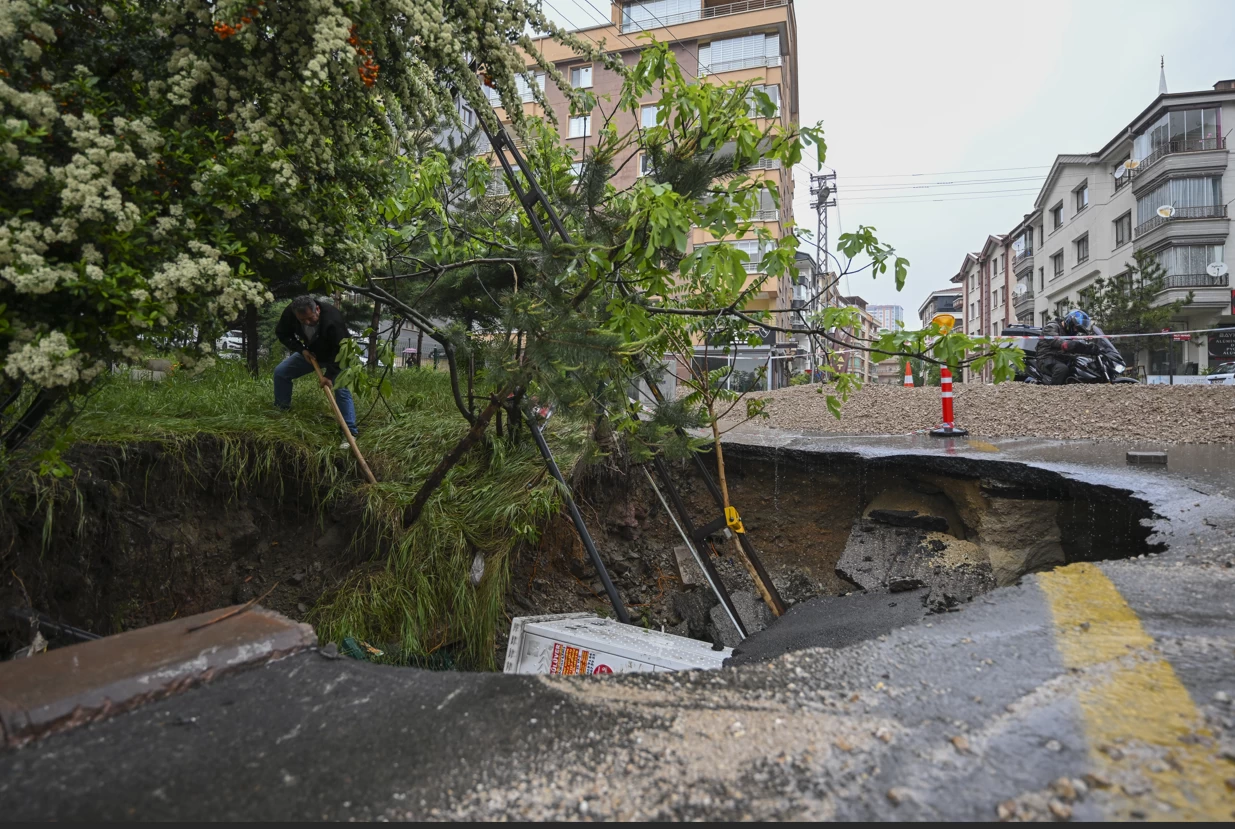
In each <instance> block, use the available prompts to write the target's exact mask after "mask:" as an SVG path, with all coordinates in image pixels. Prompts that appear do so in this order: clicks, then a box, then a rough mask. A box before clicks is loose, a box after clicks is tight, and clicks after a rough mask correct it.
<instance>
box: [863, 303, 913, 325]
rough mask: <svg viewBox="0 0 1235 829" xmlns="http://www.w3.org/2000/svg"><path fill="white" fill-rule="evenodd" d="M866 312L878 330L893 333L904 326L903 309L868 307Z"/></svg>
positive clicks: (886, 306)
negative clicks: (873, 319) (875, 323)
mask: <svg viewBox="0 0 1235 829" xmlns="http://www.w3.org/2000/svg"><path fill="white" fill-rule="evenodd" d="M866 310H867V311H869V312H870V315H871V316H872V317H874V318H875V322H877V323H878V324H879V327H880V328H883V329H885V330H887V331H895V330H896V329H897V328H899V327H901V326H903V325H904V324H905V309H904V308H902V307H901V306H899V305H868V306H867V307H866Z"/></svg>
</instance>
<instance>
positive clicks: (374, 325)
mask: <svg viewBox="0 0 1235 829" xmlns="http://www.w3.org/2000/svg"><path fill="white" fill-rule="evenodd" d="M381 324H382V303H380V302H378V301H377V300H376V299H375V300H373V319H372V320H370V321H369V371H370V372H373V371H377V329H378V327H380V326H381Z"/></svg>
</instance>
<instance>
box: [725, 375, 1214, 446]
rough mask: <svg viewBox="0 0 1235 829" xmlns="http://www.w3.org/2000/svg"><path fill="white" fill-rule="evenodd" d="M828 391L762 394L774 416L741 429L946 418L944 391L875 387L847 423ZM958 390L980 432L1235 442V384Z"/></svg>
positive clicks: (846, 429)
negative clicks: (836, 415) (835, 410)
mask: <svg viewBox="0 0 1235 829" xmlns="http://www.w3.org/2000/svg"><path fill="white" fill-rule="evenodd" d="M820 388H821V387H820V386H793V387H790V388H786V389H778V390H777V391H773V392H766V393H760V394H758V395H757V396H758V397H760V398H766V399H767V400H768V405H767V413H768V415H769V417H768V418H766V419H760V420H755V421H752V422H750V423H748V424H745V425H742V426H740V427H739V428H741V429H769V428H771V429H795V430H804V431H814V432H832V433H837V434H849V435H895V434H908V433H910V432H915V431H918V430H922V429H933V428H934V427H935V426H937V425H938V424H939V420H940V417H941V404H940V397H939V389H938V388H932V387H929V386H928V387H923V388H917V389H906V388H901V387H899V386H884V385H877V384H873V383H872V384H868V385H866V386H864V387H863V388H862V390H861V391H859V392H857V393H856V394H854V395H853V396H852V397H850V399H849V400H848V402H846V403H845V405H844V407H843V409H842V411H841V418H840V420H837V419H836V418H834V417H833V416H832V415H831V413H829V412H828V408H827V397H826V396H825V394H820V393H819V389H820ZM822 388H823V389H824V391H825V393H826V392H827V391H830V389H829V388H828V387H822ZM954 393H955V405H956V422H957V425H958V426H963V427H964V428H966V429H968V430H969V432H970V434H971V435H973V436H975V437H1040V438H1053V439H1084V440H1120V441H1133V440H1152V441H1159V442H1166V443H1230V442H1232V441H1235V386H1213V387H1211V386H1194V385H1190V386H1156V385H1155V386H1145V385H1136V386H1131V385H1118V386H1103V385H1093V386H1035V385H1029V384H1026V383H1001V384H999V385H981V384H976V383H958V384H956V386H955V391H954ZM727 425H732V424H727Z"/></svg>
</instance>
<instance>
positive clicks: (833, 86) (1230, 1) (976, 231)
mask: <svg viewBox="0 0 1235 829" xmlns="http://www.w3.org/2000/svg"><path fill="white" fill-rule="evenodd" d="M794 5H795V8H796V9H797V20H798V47H799V52H800V54H799V57H798V76H799V78H800V89H801V97H800V102H799V104H800V117H801V120H802V122H803V123H814V122H815V121H822V122H823V126H824V129H825V131H826V135H827V142H828V150H827V157H826V159H825V164H827V165H828V166H830V167H832V168H835V170H836V172H837V174H838V177H839V178H838V181H839V191H838V196H837V200H838V202H839V208H838V210H839V214H838V212H837V211H833V213H832V223H831V224H832V247H833V249H834V250H835V247H836V238H837V236H838V235H839V233H840V232H841V229H843V230H844V231H850V232H852V231H854V230H856V229H857V228H858V226H859V225H869V226H872V227H874V228H876V230H877V231H878V235H879V237H880V239H881V240H883V241H885V242H888V243H890V244H892V245H893V246H894V247H895V248H896V249H897V252H898V253H900V254H901V255H902V256H905V257H908V259H909V260H910V262H911V267H910V271H909V281H908V283H907V284H906V286H905V290H904V291H902V292H900V293H897V291H896V289H895V286H894V285H893V284H892V281H891V279H890V278H887V277H884V278H880V279H878V280H872V279H871V278H869V277H868V276H866V275H861V276H853V277H850V279H849V285H848V288H847V291H846V292H847V293H850V294H858V295H861V296H862V297H864V298H865V299H866V300H867V301H868V302H871V303H888V304H896V305H901V306H903V307H904V309H905V322H906V325H907V326H908V327H911V328H912V327H917V308H918V305H919V304H921V302H922V301H923V299H925V297H926V295H927V294H928V293H930V292H931V291H932V290H936V289H938V288H946V287H949V282H948V280H949V279H950V278H951V277H952V275H953V274H955V273H956V271H957V269H958V268H959V266H960V263H961V260H962V259H963V258H964V255H965V253H966V252H967V251H971V250H977V249H978V248H979V247H981V245H982V243H983V242H984V241H985V239H986V237H987V235H989V234H992V233H1006V232H1007V231H1009V230H1011V229H1012V227H1013V226H1015V225H1016V223H1017V222H1019V221H1020V220H1021V217H1022V216H1023V215H1024V214H1025V213H1026V212H1028V211H1029V210H1030V209H1032V207H1033V200H1034V198H1035V196H1036V194H1037V188H1038V187H1039V186H1040V185H1041V182H1042V179H1043V178H1044V177H1045V176H1046V173H1047V171H1048V169H1049V167H1050V164H1051V162H1052V161H1053V160H1054V158H1055V156H1056V155H1057V154H1059V153H1087V152H1094V151H1096V150H1098V149H1099V148H1101V147H1102V145H1104V144H1105V143H1106V142H1107V141H1109V140H1110V139H1111V138H1113V137H1114V136H1115V135H1116V133H1118V132H1119V131H1120V130H1122V129H1123V128H1124V127H1125V126H1126V125H1127V124H1128V122H1129V121H1131V120H1132V119H1133V118H1134V117H1135V116H1136V115H1137V114H1139V113H1140V112H1141V110H1143V109H1144V108H1145V107H1146V106H1148V105H1149V104H1150V102H1151V101H1152V100H1153V99H1154V98H1155V97H1156V96H1157V93H1158V57H1159V55H1165V56H1166V78H1167V84H1168V86H1169V88H1170V91H1171V92H1185V91H1192V90H1198V89H1210V88H1212V86H1213V84H1214V82H1215V81H1218V80H1221V79H1225V78H1235V0H1169V2H1167V0H1154V1H1153V2H1150V0H1036V2H1033V3H1012V2H992V0H982V1H981V2H959V1H954V2H939V1H938V0H937V2H930V3H924V2H920V1H919V0H863V2H836V0H796V2H795V4H794ZM608 10H609V0H545V11H546V13H548V14H549V15H550V16H552V17H554V18H555V19H556V20H558V21H559V22H560V23H562V24H563V25H566V26H572V25H573V26H575V27H585V26H594V25H597V24H599V23H601V22H603V21H605V20H607V19H608V16H609V14H608ZM812 166H813V161H812ZM1006 168H1019V169H1006ZM796 175H797V178H798V187H797V200H796V202H795V205H794V207H795V214H796V217H797V221H798V223H799V224H800V225H802V226H804V227H809V228H810V229H812V230H813V229H814V212H813V211H812V210H810V208H809V200H810V196H809V194H808V190H807V186H806V175H807V174H806V172H805V171H804V170H802V169H800V168H799V169H798V170H797V171H796ZM1008 179H1017V180H1014V181H1010V180H1008ZM966 181H969V182H971V183H969V184H966V183H964V182H966ZM945 182H949V183H951V182H955V184H950V185H944V183H945ZM924 185H936V186H924Z"/></svg>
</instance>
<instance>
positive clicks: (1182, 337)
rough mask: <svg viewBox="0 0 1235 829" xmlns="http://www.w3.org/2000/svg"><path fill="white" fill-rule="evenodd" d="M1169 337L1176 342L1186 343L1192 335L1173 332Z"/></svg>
mask: <svg viewBox="0 0 1235 829" xmlns="http://www.w3.org/2000/svg"><path fill="white" fill-rule="evenodd" d="M1171 339H1172V340H1174V341H1175V342H1177V343H1186V342H1188V341H1189V340H1191V339H1192V335H1191V334H1175V335H1173V336H1172V337H1171Z"/></svg>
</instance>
